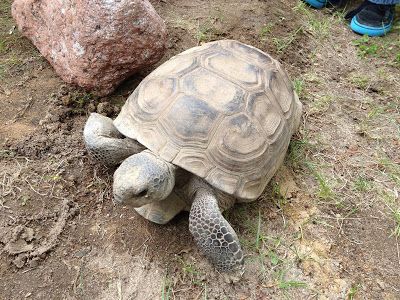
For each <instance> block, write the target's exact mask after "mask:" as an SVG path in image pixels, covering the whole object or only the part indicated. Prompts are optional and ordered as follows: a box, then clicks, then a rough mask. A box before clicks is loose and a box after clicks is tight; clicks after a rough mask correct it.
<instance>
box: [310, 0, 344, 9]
mask: <svg viewBox="0 0 400 300" xmlns="http://www.w3.org/2000/svg"><path fill="white" fill-rule="evenodd" d="M304 2H306V3H307V4H308V5H310V6H312V7H314V8H317V9H320V8H323V7H325V6H327V5H329V4H331V5H333V6H341V5H342V4H343V2H346V1H344V0H304Z"/></svg>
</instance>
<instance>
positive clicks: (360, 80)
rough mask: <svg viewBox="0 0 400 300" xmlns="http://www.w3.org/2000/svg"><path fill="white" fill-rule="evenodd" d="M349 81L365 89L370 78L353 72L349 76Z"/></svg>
mask: <svg viewBox="0 0 400 300" xmlns="http://www.w3.org/2000/svg"><path fill="white" fill-rule="evenodd" d="M350 82H351V83H352V84H354V85H355V86H356V87H357V88H359V89H362V90H366V89H367V88H368V86H369V85H370V82H371V79H370V78H369V77H368V76H365V75H363V74H353V75H352V76H350Z"/></svg>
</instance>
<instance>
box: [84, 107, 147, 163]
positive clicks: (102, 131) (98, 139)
mask: <svg viewBox="0 0 400 300" xmlns="http://www.w3.org/2000/svg"><path fill="white" fill-rule="evenodd" d="M83 136H84V138H85V144H86V149H87V150H88V152H89V153H90V154H91V155H92V156H93V157H94V158H96V159H97V160H98V161H100V162H101V163H102V164H103V165H106V166H109V167H112V166H115V165H117V164H119V163H121V162H122V161H123V160H124V159H125V158H127V157H129V156H131V155H132V154H135V153H139V152H140V151H142V150H144V149H145V148H144V147H143V146H142V145H141V144H139V143H138V142H137V141H135V140H132V139H130V138H126V137H124V136H123V135H122V134H121V133H120V132H119V131H118V130H117V128H115V126H114V124H113V121H112V120H111V119H110V118H107V117H105V116H102V115H100V114H97V113H92V114H90V116H89V118H88V120H87V121H86V124H85V129H84V131H83Z"/></svg>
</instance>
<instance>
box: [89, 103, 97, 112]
mask: <svg viewBox="0 0 400 300" xmlns="http://www.w3.org/2000/svg"><path fill="white" fill-rule="evenodd" d="M87 108H88V111H89V112H95V111H96V105H94V104H93V103H89V104H88V107H87Z"/></svg>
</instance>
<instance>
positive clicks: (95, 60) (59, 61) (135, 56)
mask: <svg viewBox="0 0 400 300" xmlns="http://www.w3.org/2000/svg"><path fill="white" fill-rule="evenodd" d="M12 14H13V17H14V19H15V20H16V22H17V24H18V29H19V30H20V31H21V32H22V33H23V34H24V35H25V36H26V37H28V38H29V39H30V40H31V41H32V42H33V43H34V44H35V46H36V47H37V48H38V49H39V51H40V52H41V54H42V55H43V56H44V57H45V58H46V59H47V60H48V61H49V62H50V63H51V64H52V66H53V67H54V69H55V70H56V72H57V73H58V75H60V76H61V78H62V79H63V80H65V81H66V82H69V83H75V84H77V85H79V86H81V87H83V88H85V89H87V90H90V91H94V92H95V93H96V94H99V95H106V94H109V93H111V92H112V91H113V90H114V89H115V88H116V86H117V85H118V84H119V83H120V82H121V81H123V80H124V79H126V78H127V77H129V76H130V75H132V74H133V73H135V72H137V71H139V70H140V69H143V68H145V67H146V66H149V65H151V64H154V63H155V62H157V61H158V60H159V59H160V58H161V57H162V55H163V54H164V50H165V44H166V35H167V33H166V27H165V24H164V21H163V20H162V19H161V17H160V16H159V15H158V14H157V12H156V11H155V10H154V8H153V6H152V5H151V4H150V3H149V1H147V0H15V1H14V3H13V5H12Z"/></svg>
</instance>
